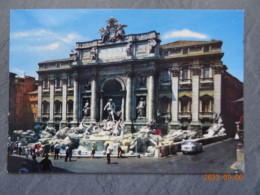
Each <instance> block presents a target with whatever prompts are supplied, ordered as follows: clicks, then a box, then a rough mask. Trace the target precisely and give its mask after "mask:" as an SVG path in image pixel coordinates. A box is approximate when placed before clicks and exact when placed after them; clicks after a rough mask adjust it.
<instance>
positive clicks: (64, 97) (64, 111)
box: [61, 78, 67, 127]
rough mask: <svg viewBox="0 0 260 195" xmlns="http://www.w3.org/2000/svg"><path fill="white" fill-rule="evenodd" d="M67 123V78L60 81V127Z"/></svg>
mask: <svg viewBox="0 0 260 195" xmlns="http://www.w3.org/2000/svg"><path fill="white" fill-rule="evenodd" d="M66 121H67V78H64V79H62V119H61V126H62V127H64V126H66Z"/></svg>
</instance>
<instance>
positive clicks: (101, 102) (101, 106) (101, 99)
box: [99, 92, 104, 122]
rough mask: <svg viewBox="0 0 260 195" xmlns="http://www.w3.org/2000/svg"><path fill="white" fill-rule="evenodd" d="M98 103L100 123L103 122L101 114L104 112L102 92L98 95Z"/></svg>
mask: <svg viewBox="0 0 260 195" xmlns="http://www.w3.org/2000/svg"><path fill="white" fill-rule="evenodd" d="M99 102H100V108H99V110H100V111H99V118H100V120H99V121H100V122H102V121H103V112H104V110H103V109H104V103H103V92H100V93H99Z"/></svg>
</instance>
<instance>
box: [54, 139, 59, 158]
mask: <svg viewBox="0 0 260 195" xmlns="http://www.w3.org/2000/svg"><path fill="white" fill-rule="evenodd" d="M54 151H55V154H54V160H55V159H57V160H58V159H59V153H60V144H59V143H58V142H56V144H55V146H54Z"/></svg>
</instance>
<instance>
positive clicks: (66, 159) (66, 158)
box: [65, 145, 70, 162]
mask: <svg viewBox="0 0 260 195" xmlns="http://www.w3.org/2000/svg"><path fill="white" fill-rule="evenodd" d="M69 155H70V146H69V145H67V147H66V156H65V162H67V161H68V158H69Z"/></svg>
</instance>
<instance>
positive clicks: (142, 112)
mask: <svg viewBox="0 0 260 195" xmlns="http://www.w3.org/2000/svg"><path fill="white" fill-rule="evenodd" d="M145 107H146V103H145V101H144V98H143V97H141V98H140V101H139V103H138V105H137V107H136V110H137V114H138V116H137V118H142V117H145Z"/></svg>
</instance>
